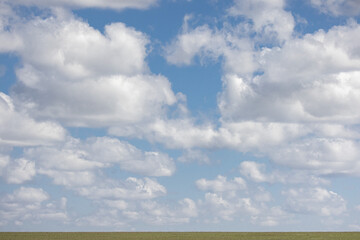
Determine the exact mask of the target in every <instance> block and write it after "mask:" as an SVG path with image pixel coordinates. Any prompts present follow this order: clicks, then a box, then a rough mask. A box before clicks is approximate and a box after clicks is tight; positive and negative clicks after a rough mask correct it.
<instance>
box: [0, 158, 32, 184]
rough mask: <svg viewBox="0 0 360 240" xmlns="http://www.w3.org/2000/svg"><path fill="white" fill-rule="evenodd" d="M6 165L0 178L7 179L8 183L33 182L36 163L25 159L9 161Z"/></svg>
mask: <svg viewBox="0 0 360 240" xmlns="http://www.w3.org/2000/svg"><path fill="white" fill-rule="evenodd" d="M1 165H4V166H3V168H2V171H1V173H0V176H1V175H2V176H3V178H5V180H6V182H7V183H12V184H20V183H23V182H25V181H28V180H31V179H32V178H33V177H34V176H35V175H36V169H35V163H34V162H32V161H29V160H27V159H24V158H19V159H15V160H12V161H9V160H8V161H7V164H1V160H0V166H1Z"/></svg>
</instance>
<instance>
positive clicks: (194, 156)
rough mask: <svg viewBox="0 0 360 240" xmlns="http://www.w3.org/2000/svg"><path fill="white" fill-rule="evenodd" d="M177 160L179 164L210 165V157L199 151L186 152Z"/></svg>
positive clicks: (190, 150)
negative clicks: (197, 163) (196, 163)
mask: <svg viewBox="0 0 360 240" xmlns="http://www.w3.org/2000/svg"><path fill="white" fill-rule="evenodd" d="M177 160H178V161H179V162H199V163H210V159H209V157H208V156H207V155H206V154H205V153H204V152H202V151H201V150H198V149H189V150H187V151H185V152H184V153H183V155H181V156H180V157H179V158H178V159H177Z"/></svg>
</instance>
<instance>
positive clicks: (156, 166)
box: [24, 137, 175, 185]
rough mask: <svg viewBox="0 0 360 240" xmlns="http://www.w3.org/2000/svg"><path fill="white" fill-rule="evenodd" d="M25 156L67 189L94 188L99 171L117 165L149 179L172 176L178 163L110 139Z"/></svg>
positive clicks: (29, 152) (70, 143)
mask: <svg viewBox="0 0 360 240" xmlns="http://www.w3.org/2000/svg"><path fill="white" fill-rule="evenodd" d="M24 155H25V156H26V157H27V158H28V159H33V160H35V161H36V162H37V165H38V166H37V168H38V169H39V173H43V174H46V175H48V176H51V177H54V180H55V181H56V179H59V181H56V182H62V180H60V179H63V180H64V181H65V182H64V183H66V184H64V185H68V184H69V185H71V183H74V184H85V185H89V184H92V183H93V181H95V173H94V172H96V170H97V169H99V168H109V167H112V166H114V165H118V166H119V167H120V169H122V170H125V171H129V172H133V173H138V174H143V175H146V176H170V175H172V174H173V173H174V171H175V163H174V161H173V159H172V158H170V157H169V156H168V155H166V154H164V153H159V152H143V151H141V150H140V149H138V148H136V147H134V146H133V145H130V144H129V143H127V142H123V141H120V140H118V139H115V138H109V137H101V138H100V137H99V138H89V139H87V140H86V141H80V140H79V139H72V138H70V139H69V140H68V141H67V142H66V143H65V144H64V145H63V146H60V147H59V148H56V147H37V148H29V149H26V150H25V154H24ZM71 176H73V177H71ZM71 179H73V180H74V181H71Z"/></svg>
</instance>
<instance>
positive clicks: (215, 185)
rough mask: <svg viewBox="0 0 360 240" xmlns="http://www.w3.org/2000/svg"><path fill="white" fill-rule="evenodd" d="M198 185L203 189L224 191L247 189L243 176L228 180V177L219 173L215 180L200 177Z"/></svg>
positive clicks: (217, 191)
mask: <svg viewBox="0 0 360 240" xmlns="http://www.w3.org/2000/svg"><path fill="white" fill-rule="evenodd" d="M196 186H197V187H198V188H199V189H200V190H202V191H212V192H216V193H222V192H228V191H230V192H232V191H238V190H244V189H246V182H245V180H244V179H242V178H241V177H235V178H234V179H232V180H230V181H227V179H226V177H224V176H221V175H219V176H217V177H216V179H214V180H207V179H204V178H202V179H199V180H197V181H196Z"/></svg>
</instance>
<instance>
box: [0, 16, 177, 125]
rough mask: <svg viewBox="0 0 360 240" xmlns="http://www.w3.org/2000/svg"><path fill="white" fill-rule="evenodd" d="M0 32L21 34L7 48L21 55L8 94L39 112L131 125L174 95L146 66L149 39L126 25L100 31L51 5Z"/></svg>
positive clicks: (74, 121)
mask: <svg viewBox="0 0 360 240" xmlns="http://www.w3.org/2000/svg"><path fill="white" fill-rule="evenodd" d="M6 29H10V30H6ZM9 31H10V32H9ZM2 34H11V36H12V37H14V38H16V39H20V40H21V41H20V42H21V44H18V45H17V46H15V47H13V48H11V49H6V48H5V49H4V51H6V50H7V51H14V52H16V53H17V54H18V56H19V57H20V59H21V61H22V65H21V66H20V67H19V68H18V69H17V70H16V75H17V78H18V82H17V84H16V85H15V86H14V88H13V91H12V92H11V96H12V97H13V98H14V99H15V105H16V106H18V107H19V108H21V109H22V111H26V112H28V113H29V114H31V115H32V116H34V117H36V118H42V119H43V118H46V119H49V118H50V119H55V120H56V121H60V122H62V123H65V124H66V125H71V126H96V127H99V126H100V127H107V126H112V125H121V124H132V123H138V122H143V121H150V120H152V119H153V118H154V116H162V115H164V113H165V110H166V107H168V106H170V105H173V104H175V103H176V101H177V99H176V97H175V94H174V93H173V92H172V90H171V85H170V83H169V81H168V80H167V79H166V78H165V77H164V76H161V75H154V74H151V73H150V71H149V69H148V66H147V63H146V61H145V57H146V55H147V45H148V43H149V40H148V37H147V36H146V35H144V34H143V33H141V32H139V31H136V30H135V29H133V28H131V27H127V26H125V24H123V23H112V24H110V25H107V26H105V30H104V33H103V34H102V33H101V32H100V31H98V30H95V29H94V28H92V27H91V26H89V24H87V23H85V22H83V21H82V20H80V19H77V18H75V17H74V16H73V15H72V14H71V13H69V12H67V11H53V12H51V15H50V17H48V18H44V19H42V18H36V17H35V18H32V19H29V20H28V21H20V20H19V21H15V22H12V23H11V24H10V25H9V26H7V27H6V28H4V29H3V30H2V31H1V33H0V35H2Z"/></svg>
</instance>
